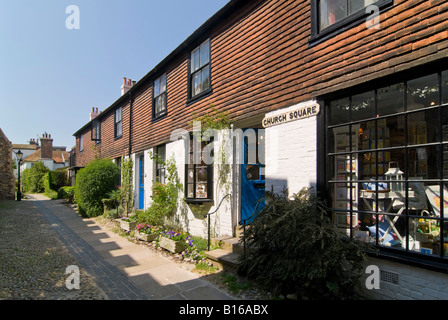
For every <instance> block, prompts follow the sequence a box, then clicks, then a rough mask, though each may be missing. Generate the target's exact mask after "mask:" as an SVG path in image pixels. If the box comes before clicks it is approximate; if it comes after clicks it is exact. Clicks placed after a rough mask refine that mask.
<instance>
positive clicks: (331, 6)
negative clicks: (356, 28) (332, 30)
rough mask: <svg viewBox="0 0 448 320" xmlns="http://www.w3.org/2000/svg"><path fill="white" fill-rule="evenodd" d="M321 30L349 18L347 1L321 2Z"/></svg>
mask: <svg viewBox="0 0 448 320" xmlns="http://www.w3.org/2000/svg"><path fill="white" fill-rule="evenodd" d="M319 12H320V30H322V29H324V28H326V27H328V26H330V25H332V24H334V23H336V22H338V21H339V20H342V19H343V18H345V17H346V16H347V13H348V8H347V1H346V0H321V1H320V2H319Z"/></svg>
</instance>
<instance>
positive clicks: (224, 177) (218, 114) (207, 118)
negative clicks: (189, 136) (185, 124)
mask: <svg viewBox="0 0 448 320" xmlns="http://www.w3.org/2000/svg"><path fill="white" fill-rule="evenodd" d="M195 122H196V123H197V122H199V123H200V124H201V130H200V132H193V134H194V135H196V138H197V139H199V140H200V141H210V138H211V136H212V135H214V134H216V131H221V133H222V134H221V135H220V136H221V143H220V145H219V147H218V149H217V150H216V151H217V152H216V154H215V163H216V164H217V168H218V177H217V185H218V187H219V188H222V189H223V190H224V192H225V193H228V192H229V191H230V182H231V181H230V179H229V178H230V173H231V166H230V164H229V163H228V162H229V159H228V158H227V152H226V147H227V145H228V141H227V139H228V137H227V135H226V133H225V132H224V131H225V130H228V129H230V119H229V114H228V112H227V111H221V110H218V109H217V108H215V107H214V106H213V104H210V111H209V112H206V113H205V114H204V115H202V116H200V117H198V116H197V115H196V114H193V120H192V121H191V122H190V125H191V126H193V127H195Z"/></svg>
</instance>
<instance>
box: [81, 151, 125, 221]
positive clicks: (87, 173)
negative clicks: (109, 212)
mask: <svg viewBox="0 0 448 320" xmlns="http://www.w3.org/2000/svg"><path fill="white" fill-rule="evenodd" d="M119 179H120V170H119V168H118V167H117V166H116V165H115V164H114V163H113V162H112V161H111V160H108V159H102V160H93V161H92V162H91V163H89V164H88V165H87V166H86V167H85V168H83V169H81V170H79V172H78V174H77V176H76V185H75V197H76V201H77V203H78V210H79V213H80V214H81V215H86V216H88V217H95V216H99V215H101V214H102V213H103V202H102V201H101V200H102V199H103V198H105V197H106V195H107V194H108V193H109V192H111V191H112V190H115V189H116V187H117V184H118V182H119Z"/></svg>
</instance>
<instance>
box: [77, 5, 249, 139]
mask: <svg viewBox="0 0 448 320" xmlns="http://www.w3.org/2000/svg"><path fill="white" fill-rule="evenodd" d="M244 4H247V0H230V1H229V2H228V3H227V4H226V5H225V6H224V7H222V8H221V9H220V10H218V12H216V13H215V14H214V15H213V16H212V17H211V18H209V19H208V20H207V21H206V22H204V23H203V24H202V25H201V26H200V27H199V28H198V29H196V31H194V32H193V33H192V34H191V35H190V36H189V37H188V38H187V39H186V40H185V41H184V42H182V43H181V44H180V45H179V46H178V47H177V48H176V49H174V50H173V51H172V52H171V53H170V54H169V55H168V56H166V57H165V58H164V59H163V60H162V61H161V62H160V63H159V64H158V65H156V66H155V67H154V68H153V69H152V70H151V71H149V72H148V73H147V74H146V75H145V76H144V77H143V78H142V79H140V80H139V81H138V82H137V83H136V84H135V85H133V86H132V87H131V88H130V89H129V91H127V93H126V94H124V95H122V96H121V97H120V98H118V99H117V100H116V101H115V102H114V103H113V104H112V105H110V106H109V107H107V108H106V109H105V110H104V111H103V112H102V113H100V114H99V115H98V116H96V117H95V119H93V120H98V119H100V118H102V117H105V116H106V114H107V113H108V112H109V111H111V110H114V109H115V108H116V107H117V106H119V105H120V104H121V103H124V102H127V101H129V97H130V96H131V95H132V93H134V92H135V91H137V90H139V89H140V88H142V87H143V86H144V85H146V84H147V83H148V81H151V79H152V78H153V76H155V75H157V73H158V72H160V71H161V70H164V69H165V67H166V66H167V65H168V64H169V63H171V62H172V61H173V60H175V59H176V58H177V57H179V56H180V55H181V54H182V53H183V52H188V51H191V50H192V49H193V48H194V47H195V46H197V45H198V42H200V41H201V40H202V39H203V37H204V35H206V34H207V33H208V32H209V31H210V30H211V29H212V28H213V27H214V26H216V25H217V24H218V23H220V22H221V21H223V20H224V19H225V18H227V17H228V16H229V15H231V14H232V13H234V12H236V11H237V10H238V9H239V8H240V7H241V6H243V5H244ZM93 120H91V121H89V122H87V123H86V124H85V125H84V126H82V127H81V128H80V129H79V130H78V131H76V132H75V133H74V134H73V136H75V137H76V136H77V135H79V134H80V133H81V132H83V131H84V130H86V129H87V128H88V127H89V126H91V124H92V121H93Z"/></svg>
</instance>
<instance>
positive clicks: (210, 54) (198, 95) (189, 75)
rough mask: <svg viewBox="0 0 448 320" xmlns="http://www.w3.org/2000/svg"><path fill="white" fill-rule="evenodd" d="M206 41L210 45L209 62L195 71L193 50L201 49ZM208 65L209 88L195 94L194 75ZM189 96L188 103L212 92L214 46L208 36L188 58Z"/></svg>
mask: <svg viewBox="0 0 448 320" xmlns="http://www.w3.org/2000/svg"><path fill="white" fill-rule="evenodd" d="M206 42H208V47H209V52H208V63H206V64H204V65H202V66H200V67H199V69H198V70H195V71H194V72H192V71H191V66H192V55H193V52H195V51H196V50H200V48H201V47H202V45H204V44H205V43H206ZM200 56H201V54H200V53H199V57H200ZM206 67H208V68H209V75H208V88H207V89H204V90H203V91H201V92H199V93H197V94H195V95H193V88H192V86H193V83H194V82H193V78H194V76H195V75H196V74H197V73H199V72H202V71H203V70H204V69H205V68H206ZM187 83H188V97H187V104H188V103H191V102H193V101H196V100H198V99H201V98H203V97H204V96H206V95H208V94H210V93H211V92H212V47H211V39H210V38H207V39H205V40H204V41H201V42H200V43H199V44H198V45H197V46H196V47H195V48H194V49H193V50H191V51H190V54H189V59H188V81H187Z"/></svg>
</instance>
